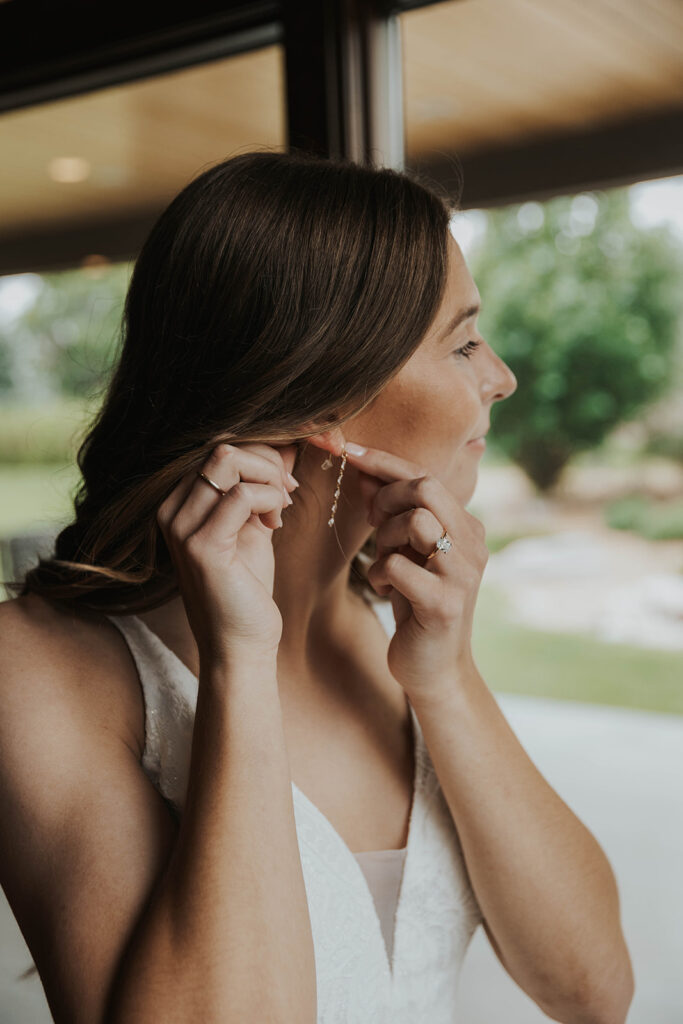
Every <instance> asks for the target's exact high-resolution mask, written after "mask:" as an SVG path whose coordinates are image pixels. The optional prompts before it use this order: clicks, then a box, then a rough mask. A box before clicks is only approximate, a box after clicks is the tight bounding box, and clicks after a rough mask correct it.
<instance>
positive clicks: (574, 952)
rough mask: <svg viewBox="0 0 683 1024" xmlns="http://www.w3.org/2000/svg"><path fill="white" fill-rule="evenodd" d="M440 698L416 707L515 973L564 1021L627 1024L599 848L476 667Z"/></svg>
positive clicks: (492, 925)
mask: <svg viewBox="0 0 683 1024" xmlns="http://www.w3.org/2000/svg"><path fill="white" fill-rule="evenodd" d="M437 692H438V694H439V696H438V697H436V696H434V697H433V698H432V699H431V700H426V699H425V700H423V701H422V702H421V703H419V704H417V705H414V708H415V711H416V713H417V715H418V718H419V720H420V724H421V726H422V730H423V733H424V737H425V741H426V744H427V747H428V749H429V752H430V756H431V759H432V762H433V764H434V768H435V770H436V773H437V775H438V777H439V781H440V784H441V788H442V790H443V793H444V796H445V798H446V801H447V803H448V806H449V809H450V811H451V814H452V816H453V820H454V823H455V825H456V828H457V830H458V834H459V838H460V842H461V845H462V849H463V854H464V857H465V861H466V866H467V870H468V873H469V876H470V879H471V882H472V887H473V889H474V891H475V894H476V896H477V899H478V902H479V905H480V907H481V910H482V913H483V915H484V917H485V919H486V922H487V926H488V928H489V929H490V931H491V933H492V935H493V938H494V940H495V944H496V945H497V946H498V950H499V955H500V957H501V959H502V960H503V962H504V964H505V966H506V968H507V970H508V971H509V973H510V974H511V975H512V976H513V977H514V978H515V980H516V981H517V982H518V983H519V984H520V985H521V986H522V987H523V988H524V990H525V991H526V992H527V993H528V994H529V995H531V996H532V998H534V999H535V1000H536V1002H537V1003H538V1004H539V1005H540V1006H542V1007H543V1009H544V1010H545V1011H546V1012H550V1013H554V1014H558V1015H557V1016H555V1019H558V1020H563V1021H574V1022H577V1024H578V1022H586V1024H588V1022H596V1024H597V1022H603V1021H604V1022H609V1024H622V1022H623V1021H624V1019H625V1017H626V1010H627V1008H628V1005H629V1004H630V1001H631V998H632V984H633V977H632V971H631V964H630V959H629V955H628V951H627V948H626V944H625V942H624V938H623V934H622V931H621V923H620V912H619V897H618V890H617V886H616V881H615V878H614V875H613V872H612V869H611V867H610V865H609V862H608V860H607V858H606V857H605V855H604V853H603V851H602V849H601V847H600V846H599V844H598V842H597V841H596V839H595V838H594V836H593V835H592V834H591V833H590V832H589V831H588V829H587V828H586V827H585V826H584V825H583V824H582V823H581V821H579V819H578V818H577V817H576V816H575V815H574V813H573V812H572V811H571V810H570V808H569V807H568V806H567V805H566V804H565V803H564V801H563V800H562V799H561V798H560V797H559V795H558V794H557V793H556V792H555V791H554V790H553V789H552V787H551V786H550V785H549V784H548V783H547V782H546V780H545V779H544V778H543V776H542V775H541V774H540V772H539V771H538V770H537V768H536V767H535V765H534V764H533V762H532V761H531V759H530V758H529V757H528V755H527V754H526V751H525V750H524V748H523V747H522V745H521V744H520V742H519V741H518V739H517V737H516V736H515V734H514V732H513V731H512V729H511V728H510V726H509V725H508V723H507V721H506V719H505V716H504V715H503V714H502V712H501V710H500V708H499V707H498V704H497V702H496V700H495V698H494V697H493V695H492V694H491V692H490V690H489V689H488V687H487V686H486V684H485V682H484V680H483V679H482V677H481V675H480V674H479V673H478V671H477V670H476V667H475V666H474V665H471V666H468V667H467V669H465V670H463V671H461V672H460V674H459V676H457V677H456V675H455V674H454V678H453V679H452V680H450V681H448V683H447V684H446V683H444V685H442V686H440V687H439V688H438V691H437V689H436V688H435V690H434V694H435V695H436V694H437ZM577 756H580V752H579V751H577Z"/></svg>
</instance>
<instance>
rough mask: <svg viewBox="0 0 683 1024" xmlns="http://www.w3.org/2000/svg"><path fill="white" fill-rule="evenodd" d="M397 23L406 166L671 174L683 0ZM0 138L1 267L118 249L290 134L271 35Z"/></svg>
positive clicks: (495, 4) (468, 0)
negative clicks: (180, 195) (239, 158)
mask: <svg viewBox="0 0 683 1024" xmlns="http://www.w3.org/2000/svg"><path fill="white" fill-rule="evenodd" d="M400 31H401V47H402V56H403V72H404V95H403V102H404V113H405V117H404V128H405V140H406V165H407V166H408V167H410V166H411V165H414V166H417V167H420V168H424V169H426V170H427V171H428V172H429V173H432V174H433V176H434V177H435V178H440V179H442V180H443V181H444V183H445V184H446V185H447V186H448V187H450V185H451V184H452V173H453V162H454V160H460V161H462V165H463V168H464V172H465V182H466V188H465V200H466V202H465V203H464V205H470V206H472V205H490V204H492V203H496V202H503V201H511V200H512V199H514V198H516V197H520V198H521V197H523V196H526V197H530V196H532V195H543V194H552V193H553V192H557V191H562V190H564V191H569V190H572V189H574V188H575V189H576V190H578V188H580V187H585V186H587V185H592V184H595V185H600V184H606V183H615V184H616V183H618V182H619V181H624V180H638V179H639V178H647V177H656V176H658V175H664V174H675V173H678V172H680V171H683V3H682V2H681V0H448V2H441V3H436V4H431V5H428V6H423V7H419V8H417V9H415V10H409V11H406V12H404V13H402V14H401V15H400ZM0 144H1V145H2V152H3V160H2V161H1V162H0V273H12V272H19V271H20V270H24V269H36V270H40V269H46V268H47V267H49V266H54V267H56V266H58V265H73V264H74V262H77V261H78V258H79V254H83V255H86V254H88V253H101V252H105V253H106V254H107V255H108V256H109V258H116V257H117V256H118V257H119V258H130V256H131V255H132V254H133V252H134V250H135V246H136V245H137V244H138V243H139V241H141V240H142V238H144V236H145V234H146V232H147V231H148V229H149V227H150V226H151V222H152V220H153V219H154V218H155V217H156V215H157V214H158V213H159V212H160V211H161V210H162V209H163V208H164V207H165V206H166V205H167V204H168V202H169V201H170V199H171V198H172V197H173V196H174V195H175V194H176V193H177V192H178V191H179V190H180V189H181V188H182V187H183V186H184V185H185V184H186V183H187V182H188V181H189V180H190V179H191V178H192V177H193V176H195V175H196V174H197V173H199V172H200V171H201V170H202V169H203V168H205V167H206V166H207V165H208V164H211V163H214V162H216V161H219V160H222V159H225V158H226V157H227V156H229V155H233V154H236V153H237V152H239V151H245V150H247V149H252V148H262V147H267V148H275V149H284V148H286V145H287V127H286V102H285V67H284V49H283V47H282V45H280V44H275V45H267V46H263V47H262V48H260V49H254V50H251V51H250V52H245V53H238V54H236V55H233V56H231V57H229V58H227V59H226V58H223V59H220V60H212V61H211V62H208V63H197V64H194V65H193V66H192V67H187V68H183V69H182V70H179V71H174V72H171V73H164V74H161V75H158V76H155V77H147V78H144V79H141V80H140V79H139V80H136V81H134V82H128V83H126V84H121V85H115V86H111V87H107V88H104V89H100V90H93V91H90V92H86V93H83V94H80V95H76V96H70V97H68V98H66V99H58V100H54V101H52V102H49V103H41V104H40V105H37V106H25V107H23V108H20V109H17V110H10V111H9V112H5V113H2V114H0ZM577 154H578V156H577ZM65 157H66V158H77V160H80V161H82V162H83V161H84V162H85V163H81V165H80V166H81V168H82V174H81V177H80V180H73V181H65V180H58V179H59V178H60V176H61V177H63V175H60V170H63V167H62V168H60V166H59V165H55V164H54V161H55V160H57V159H59V158H65ZM67 170H68V168H67ZM76 170H77V171H78V168H76ZM75 177H76V178H78V177H79V175H78V174H76V175H75ZM56 179H57V180H56ZM468 188H469V193H468ZM131 247H132V252H131ZM41 264H42V265H41Z"/></svg>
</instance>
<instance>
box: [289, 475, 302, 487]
mask: <svg viewBox="0 0 683 1024" xmlns="http://www.w3.org/2000/svg"><path fill="white" fill-rule="evenodd" d="M287 479H288V480H289V482H290V484H291V485H292V487H298V486H299V481H298V480H297V479H296V477H293V476H292V474H291V473H288V474H287Z"/></svg>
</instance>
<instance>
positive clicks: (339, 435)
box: [306, 427, 344, 457]
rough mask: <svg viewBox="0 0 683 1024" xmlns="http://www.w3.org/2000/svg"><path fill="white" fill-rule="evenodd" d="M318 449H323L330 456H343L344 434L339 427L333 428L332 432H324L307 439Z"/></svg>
mask: <svg viewBox="0 0 683 1024" xmlns="http://www.w3.org/2000/svg"><path fill="white" fill-rule="evenodd" d="M306 440H307V441H310V443H311V444H312V445H315V447H316V448H321V449H322V450H323V451H324V452H327V453H328V455H338V456H339V457H341V455H342V447H343V445H344V434H343V432H342V431H341V430H340V429H339V427H333V428H332V430H323V431H320V433H318V434H311V435H310V436H309V437H307V438H306Z"/></svg>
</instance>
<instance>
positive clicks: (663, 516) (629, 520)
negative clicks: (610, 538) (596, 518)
mask: <svg viewBox="0 0 683 1024" xmlns="http://www.w3.org/2000/svg"><path fill="white" fill-rule="evenodd" d="M603 514H604V518H605V522H606V523H607V525H608V526H610V527H611V528H612V529H613V530H632V531H633V532H634V533H638V534H640V536H641V537H645V538H647V540H683V501H653V500H652V499H651V498H646V497H645V496H644V495H642V494H629V495H626V496H625V497H622V498H619V499H618V500H616V501H612V502H609V503H608V504H607V505H606V506H605V508H604V510H603Z"/></svg>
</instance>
